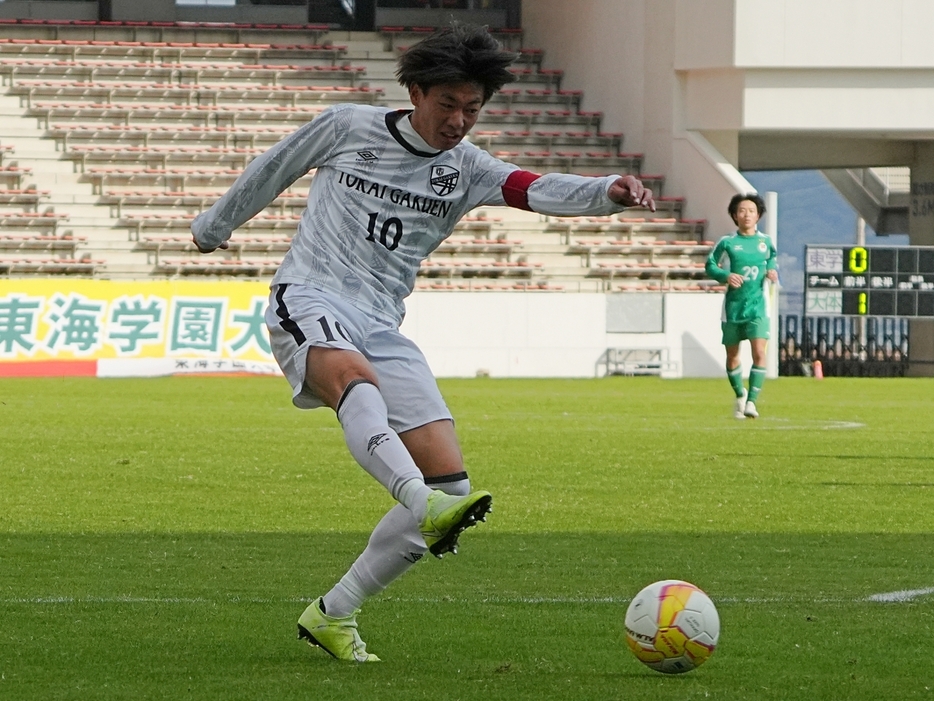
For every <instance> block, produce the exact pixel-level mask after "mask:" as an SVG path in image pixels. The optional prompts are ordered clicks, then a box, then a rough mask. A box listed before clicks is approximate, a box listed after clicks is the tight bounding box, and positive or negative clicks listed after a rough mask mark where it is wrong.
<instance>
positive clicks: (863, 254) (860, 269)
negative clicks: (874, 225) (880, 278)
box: [850, 246, 869, 273]
mask: <svg viewBox="0 0 934 701" xmlns="http://www.w3.org/2000/svg"><path fill="white" fill-rule="evenodd" d="M868 267H869V251H867V250H866V249H865V248H863V247H862V246H855V247H853V248H851V249H850V272H851V273H865V272H866V268H868Z"/></svg>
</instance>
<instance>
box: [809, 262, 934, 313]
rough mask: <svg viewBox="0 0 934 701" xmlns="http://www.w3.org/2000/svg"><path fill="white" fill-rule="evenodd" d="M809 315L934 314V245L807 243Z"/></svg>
mask: <svg viewBox="0 0 934 701" xmlns="http://www.w3.org/2000/svg"><path fill="white" fill-rule="evenodd" d="M804 254H805V262H804V308H805V314H807V315H811V316H840V315H843V316H901V317H934V246H898V247H894V246H893V247H890V246H833V245H814V246H805V252H804Z"/></svg>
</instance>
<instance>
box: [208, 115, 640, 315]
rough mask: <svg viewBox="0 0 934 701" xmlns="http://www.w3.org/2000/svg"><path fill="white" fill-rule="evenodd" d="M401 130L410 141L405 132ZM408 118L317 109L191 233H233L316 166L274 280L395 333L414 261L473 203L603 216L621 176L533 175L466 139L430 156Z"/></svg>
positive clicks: (217, 236)
mask: <svg viewBox="0 0 934 701" xmlns="http://www.w3.org/2000/svg"><path fill="white" fill-rule="evenodd" d="M406 135H409V136H408V137H406ZM428 149H430V147H428V145H427V144H425V142H424V141H422V140H421V139H420V138H419V137H418V135H417V134H416V133H415V132H414V130H412V128H411V124H410V123H409V122H408V111H402V110H391V109H388V108H382V107H373V106H369V105H355V104H343V105H336V106H333V107H330V108H328V109H326V110H325V111H324V112H322V113H321V115H320V116H318V117H316V118H315V120H314V121H312V122H309V123H308V124H305V125H304V126H303V127H301V128H299V129H298V130H297V131H295V132H294V133H293V134H291V135H290V136H288V137H286V138H285V139H283V140H282V141H280V142H279V143H278V144H276V145H275V146H274V147H272V148H271V149H270V150H269V151H267V152H266V153H264V154H263V155H262V156H260V157H259V158H257V159H255V160H254V161H253V162H252V163H250V165H249V166H247V168H246V170H245V171H244V172H243V174H242V175H241V176H240V177H239V178H238V179H237V181H236V182H235V183H234V184H233V185H232V186H231V188H230V190H229V191H228V192H227V193H226V194H225V195H224V196H223V197H221V198H220V199H219V200H218V201H217V202H216V203H215V204H214V206H213V207H211V208H210V209H209V210H208V211H206V212H204V213H202V214H200V215H199V216H198V217H196V218H195V220H194V222H193V223H192V226H191V230H192V233H193V234H194V236H195V238H196V240H197V241H198V242H199V244H200V245H201V247H202V248H216V247H217V246H218V245H219V244H220V243H221V242H223V241H226V240H227V239H229V238H230V236H231V233H232V232H233V230H234V229H236V228H237V227H239V226H241V225H242V224H244V223H245V222H247V221H248V220H249V219H250V218H251V217H253V216H255V215H256V214H258V213H259V212H260V211H262V210H263V209H264V208H265V207H267V206H268V205H269V204H270V203H271V202H272V201H273V200H274V199H275V198H276V197H277V196H278V195H279V193H281V192H282V191H283V190H285V189H286V188H287V187H289V185H291V184H292V183H294V182H295V181H296V180H298V179H299V178H300V177H302V176H303V175H305V174H306V173H307V172H308V171H310V170H312V169H314V168H316V169H317V172H316V173H315V176H314V178H313V179H312V184H311V187H310V189H309V191H308V205H307V208H306V209H305V210H304V211H303V213H302V217H301V220H300V222H299V224H298V232H297V233H296V235H295V236H294V237H293V239H292V245H291V248H290V250H289V252H288V253H287V254H286V256H285V258H284V260H283V261H282V265H281V266H280V267H279V270H278V271H277V273H276V275H275V277H274V278H273V284H274V285H275V284H279V283H296V284H303V285H310V286H312V287H315V288H317V289H320V290H325V291H330V292H333V293H336V294H337V295H339V296H340V297H342V298H343V299H345V300H347V301H348V302H350V303H351V304H353V305H354V306H356V307H357V308H358V309H360V310H362V311H363V312H365V313H367V314H371V315H373V316H375V317H376V318H378V319H381V320H383V321H386V322H387V323H390V324H393V325H396V326H398V325H399V324H401V322H402V317H403V315H404V313H405V306H404V302H403V300H404V299H405V297H407V296H408V295H409V294H410V293H411V292H412V289H413V287H414V285H415V276H416V274H417V273H418V269H419V265H420V264H421V262H422V261H423V260H424V259H425V258H427V257H428V255H429V254H430V253H431V252H432V251H434V250H435V248H437V247H438V245H439V244H440V243H441V242H442V241H444V240H445V239H446V238H447V237H448V236H450V235H451V232H452V230H453V229H454V226H455V225H456V224H457V222H458V221H459V220H460V219H461V218H462V217H463V216H464V215H465V214H467V212H469V211H470V210H472V209H474V208H475V207H478V206H480V205H505V204H509V205H510V206H514V207H520V208H523V209H529V210H532V211H535V212H540V213H542V214H553V215H559V216H560V215H565V216H577V215H605V214H610V213H613V212H618V211H620V210H622V209H623V207H622V206H621V205H618V204H616V203H614V202H612V201H611V200H610V199H609V198H608V197H607V190H608V189H609V186H610V185H611V184H612V182H613V181H614V180H616V178H618V177H619V176H616V175H613V176H607V177H604V178H592V177H584V176H578V175H566V174H558V173H552V174H548V175H544V176H537V175H535V174H532V173H528V172H526V171H522V170H520V169H519V168H518V166H515V165H513V164H510V163H505V162H503V161H501V160H498V159H496V158H494V157H493V156H491V155H489V154H488V153H487V152H485V151H483V150H481V149H479V148H477V147H476V146H474V145H473V144H470V143H468V142H461V143H460V144H458V145H457V146H455V147H454V148H452V149H450V150H448V151H434V150H428Z"/></svg>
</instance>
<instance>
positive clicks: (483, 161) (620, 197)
mask: <svg viewBox="0 0 934 701" xmlns="http://www.w3.org/2000/svg"><path fill="white" fill-rule="evenodd" d="M471 170H472V171H473V173H474V175H473V176H472V182H471V200H472V203H471V206H472V207H476V206H479V205H483V204H489V205H504V204H505V205H508V206H510V207H515V208H516V209H524V210H527V211H531V212H538V213H539V214H547V215H551V216H558V217H576V216H605V215H608V214H615V213H616V212H621V211H622V210H623V209H625V208H627V207H645V208H647V209H650V210H652V211H655V199H654V197H653V196H652V191H651V190H650V189H648V188H646V187H645V186H644V185H643V184H642V182H641V181H640V180H639V179H638V178H636V177H634V176H632V175H624V176H620V175H608V176H605V177H597V178H595V177H589V176H584V175H573V174H570V173H546V174H545V175H539V174H538V173H532V172H530V171H527V170H521V169H519V168H517V167H516V166H515V165H512V164H510V163H505V162H503V161H501V160H499V159H497V158H494V157H493V156H491V155H489V154H488V153H486V152H485V151H481V150H480V149H476V152H475V153H474V163H473V164H472V167H471Z"/></svg>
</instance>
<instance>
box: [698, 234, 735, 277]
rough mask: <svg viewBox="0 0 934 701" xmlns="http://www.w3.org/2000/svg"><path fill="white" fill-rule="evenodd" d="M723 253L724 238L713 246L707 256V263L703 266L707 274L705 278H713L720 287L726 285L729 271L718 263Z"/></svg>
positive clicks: (724, 247)
mask: <svg viewBox="0 0 934 701" xmlns="http://www.w3.org/2000/svg"><path fill="white" fill-rule="evenodd" d="M725 253H726V237H724V238H722V239H720V240H719V241H717V245H716V246H714V247H713V250H712V251H711V252H710V253H709V254H708V255H707V262H706V263H705V264H704V271H705V272H706V273H707V277H710V278H713V279H714V280H716V281H717V282H719V283H720V284H721V285H726V284H727V283H728V282H729V278H730V271H729V270H725V269H724V268H722V267H721V266H720V261H721V260H722V259H723V256H724V254H725Z"/></svg>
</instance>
